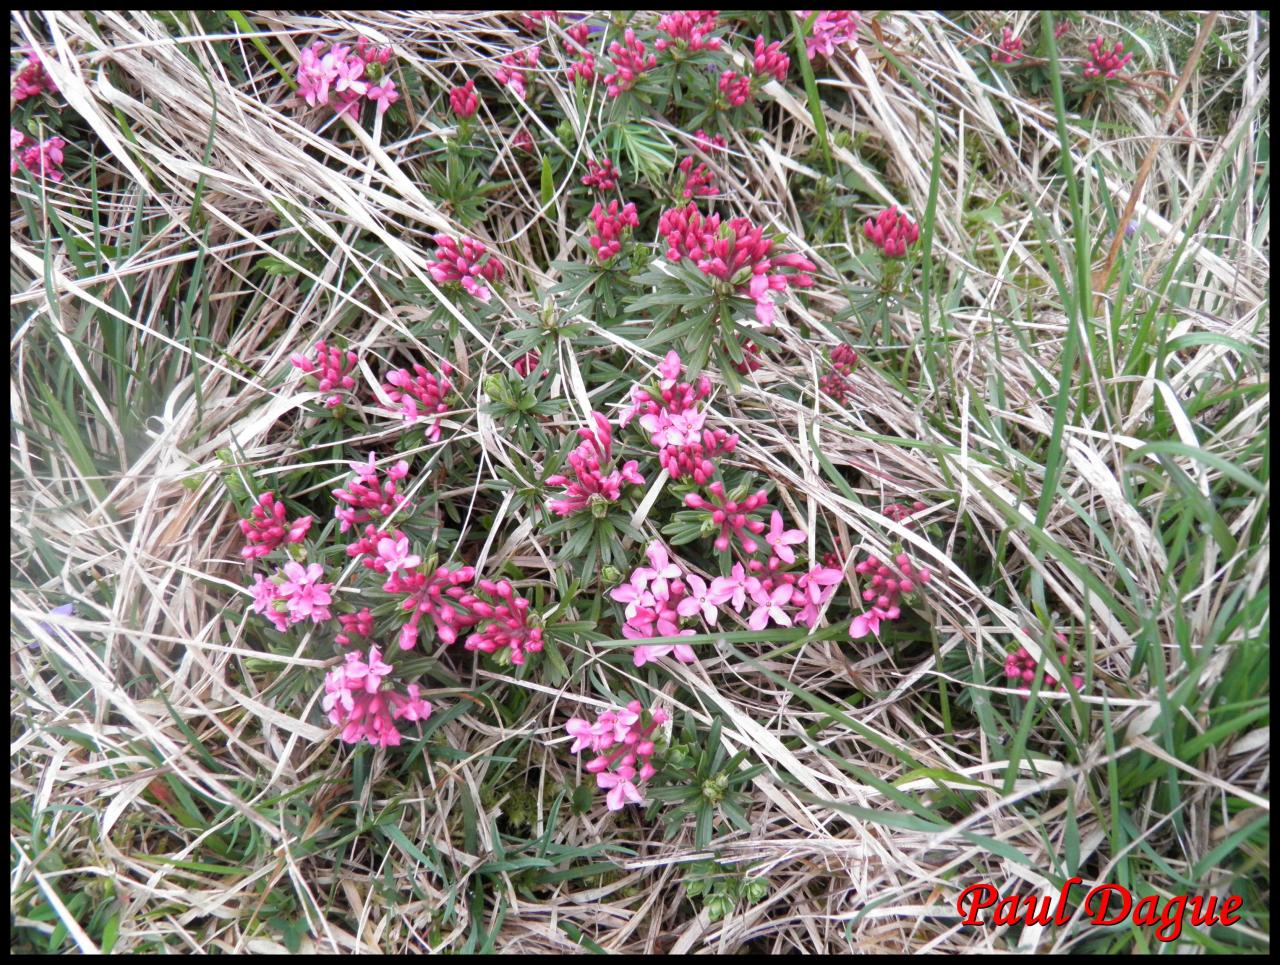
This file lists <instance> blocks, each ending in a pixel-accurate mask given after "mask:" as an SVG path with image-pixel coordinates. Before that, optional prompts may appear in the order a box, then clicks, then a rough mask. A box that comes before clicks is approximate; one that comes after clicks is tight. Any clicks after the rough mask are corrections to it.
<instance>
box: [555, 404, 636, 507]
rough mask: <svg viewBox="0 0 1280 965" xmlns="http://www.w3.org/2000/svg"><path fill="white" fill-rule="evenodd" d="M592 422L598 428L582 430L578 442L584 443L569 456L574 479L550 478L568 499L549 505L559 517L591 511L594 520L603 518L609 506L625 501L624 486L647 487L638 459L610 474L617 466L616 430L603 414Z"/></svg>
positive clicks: (556, 476)
mask: <svg viewBox="0 0 1280 965" xmlns="http://www.w3.org/2000/svg"><path fill="white" fill-rule="evenodd" d="M591 418H592V420H593V421H594V422H595V424H596V428H595V429H591V428H583V429H579V430H578V438H580V439H581V440H582V442H581V443H579V444H578V447H577V448H576V449H574V450H573V451H572V452H571V453H569V456H568V462H569V466H570V468H572V470H573V475H572V476H568V475H565V474H563V473H557V474H556V475H554V476H548V477H547V485H548V486H562V487H564V495H563V496H562V497H561V498H559V499H553V500H551V501H550V502H549V503H548V504H547V506H548V508H549V509H550V510H551V511H552V512H553V513H555V514H556V515H557V516H572V515H573V514H574V513H580V512H582V511H583V510H584V509H588V510H590V511H591V514H592V515H593V516H595V517H597V518H603V517H604V516H605V515H607V513H608V511H609V504H610V503H615V502H617V501H618V499H620V498H621V496H622V487H623V486H624V485H631V486H643V485H644V477H643V476H641V475H640V471H639V466H640V464H639V463H638V462H637V461H636V460H634V459H629V460H628V461H627V462H625V463H624V464H623V466H622V468H621V469H614V470H612V471H609V470H607V468H606V467H608V466H611V465H612V462H613V430H612V429H611V428H610V426H609V420H608V419H606V418H605V417H604V416H602V415H601V414H600V413H599V412H593V413H591ZM606 472H607V475H606Z"/></svg>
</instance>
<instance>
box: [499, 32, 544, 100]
mask: <svg viewBox="0 0 1280 965" xmlns="http://www.w3.org/2000/svg"><path fill="white" fill-rule="evenodd" d="M541 57H542V48H541V47H540V46H539V45H538V44H534V45H533V46H532V47H525V48H524V49H523V50H516V51H512V52H511V53H509V54H507V56H505V57H503V58H502V66H500V67H495V68H494V71H493V79H494V80H496V81H497V82H498V83H499V84H502V85H504V86H506V87H510V88H511V89H512V91H514V92H515V95H516V96H517V97H519V98H520V99H521V100H524V99H525V95H526V94H527V93H528V90H527V89H526V87H525V76H524V72H525V71H526V70H528V69H529V68H532V67H537V66H538V61H539V60H540V59H541Z"/></svg>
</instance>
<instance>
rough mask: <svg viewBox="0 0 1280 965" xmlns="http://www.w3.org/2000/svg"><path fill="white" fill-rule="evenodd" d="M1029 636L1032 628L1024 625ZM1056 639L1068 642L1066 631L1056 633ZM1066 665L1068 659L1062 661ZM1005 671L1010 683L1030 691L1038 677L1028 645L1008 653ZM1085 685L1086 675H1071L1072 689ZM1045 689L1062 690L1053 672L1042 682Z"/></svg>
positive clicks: (1078, 688) (1059, 641)
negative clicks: (1032, 683)
mask: <svg viewBox="0 0 1280 965" xmlns="http://www.w3.org/2000/svg"><path fill="white" fill-rule="evenodd" d="M1022 632H1023V633H1025V634H1026V635H1027V636H1031V630H1030V629H1029V628H1026V627H1024V628H1023V630H1022ZM1054 639H1056V640H1057V641H1058V643H1061V644H1066V643H1067V635H1066V634H1065V633H1055V634H1054ZM1060 662H1061V663H1062V665H1063V666H1064V667H1065V666H1067V665H1068V662H1067V660H1065V659H1064V660H1062V661H1060ZM1004 673H1005V676H1006V677H1008V678H1009V685H1010V686H1011V687H1017V688H1018V689H1019V690H1023V691H1030V690H1031V682H1032V681H1033V680H1035V679H1036V658H1035V657H1033V656H1031V654H1030V653H1028V652H1027V648H1026V647H1019V648H1018V649H1017V650H1015V651H1014V652H1013V653H1010V654H1008V655H1007V656H1006V657H1005V659H1004ZM1082 687H1084V677H1082V676H1080V675H1079V674H1072V675H1071V689H1072V690H1080V689H1081V688H1082ZM1042 688H1043V689H1044V690H1052V691H1057V692H1059V693H1061V692H1062V690H1063V688H1061V687H1059V686H1058V681H1057V680H1055V679H1054V677H1053V675H1052V674H1051V673H1046V674H1045V676H1044V681H1043V684H1042Z"/></svg>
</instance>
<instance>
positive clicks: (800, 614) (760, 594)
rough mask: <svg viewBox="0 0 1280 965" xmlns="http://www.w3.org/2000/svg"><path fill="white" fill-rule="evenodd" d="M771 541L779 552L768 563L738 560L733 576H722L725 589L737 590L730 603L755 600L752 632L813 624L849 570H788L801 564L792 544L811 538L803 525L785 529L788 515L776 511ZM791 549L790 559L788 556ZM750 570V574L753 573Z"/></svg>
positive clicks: (750, 624) (738, 607) (737, 606)
mask: <svg viewBox="0 0 1280 965" xmlns="http://www.w3.org/2000/svg"><path fill="white" fill-rule="evenodd" d="M764 538H765V542H767V543H768V544H769V546H770V547H771V548H772V549H773V551H774V553H775V554H777V555H773V556H770V557H769V559H768V560H767V561H765V562H761V561H760V560H748V561H747V567H746V571H745V572H744V571H743V569H742V564H741V563H735V564H734V565H733V569H732V570H731V571H730V574H729V576H728V577H727V578H726V577H720V578H718V579H720V580H723V581H724V582H723V583H722V584H720V592H721V593H725V592H730V591H731V592H732V593H733V596H732V597H731V598H730V600H729V602H730V604H731V605H732V606H733V607H734V609H735V610H738V611H741V608H742V604H741V602H740V601H744V600H745V599H750V600H751V602H752V603H753V604H755V609H754V610H752V611H751V615H750V617H748V618H747V626H748V627H750V628H751V629H752V630H763V629H764V628H765V627H766V626H768V625H769V623H770V622H771V621H772V622H773V623H774V624H775V625H777V626H784V627H790V626H803V627H813V626H815V625H816V624H817V622H818V614H819V613H821V612H822V608H823V606H825V605H826V603H827V601H828V600H829V599H831V597H832V596H834V595H835V592H836V587H837V586H838V585H839V584H840V581H841V580H843V579H844V574H843V573H842V572H841V571H840V570H838V569H835V568H834V567H829V566H826V565H822V564H815V565H813V566H811V567H810V568H809V569H808V570H806V571H805V572H803V573H796V572H793V571H790V570H787V569H786V568H785V567H786V566H787V565H790V564H792V563H794V562H795V554H794V553H793V552H792V551H791V548H790V546H791V544H796V545H798V544H800V543H802V542H804V541H805V540H806V539H807V538H808V537H807V536H806V535H805V532H804V531H803V530H800V529H791V530H788V529H785V528H784V524H783V522H782V514H781V513H779V512H778V511H777V510H774V513H773V516H772V517H771V520H770V528H769V532H768V533H766V534H765V537H764ZM784 552H785V554H786V558H784V557H783V555H782V554H783V553H784ZM747 574H750V575H747Z"/></svg>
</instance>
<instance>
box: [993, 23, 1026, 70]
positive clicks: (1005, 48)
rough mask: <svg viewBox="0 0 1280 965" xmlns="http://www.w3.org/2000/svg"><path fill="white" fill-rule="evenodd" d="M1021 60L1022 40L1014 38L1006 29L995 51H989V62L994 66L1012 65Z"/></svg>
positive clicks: (1006, 28)
mask: <svg viewBox="0 0 1280 965" xmlns="http://www.w3.org/2000/svg"><path fill="white" fill-rule="evenodd" d="M1021 59H1022V38H1021V37H1015V36H1014V34H1013V31H1012V30H1010V29H1009V28H1008V27H1005V28H1004V33H1003V35H1002V36H1001V38H1000V43H999V44H998V45H997V46H996V49H995V50H993V51H991V62H992V63H994V64H1012V63H1013V62H1014V61H1015V60H1021Z"/></svg>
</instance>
